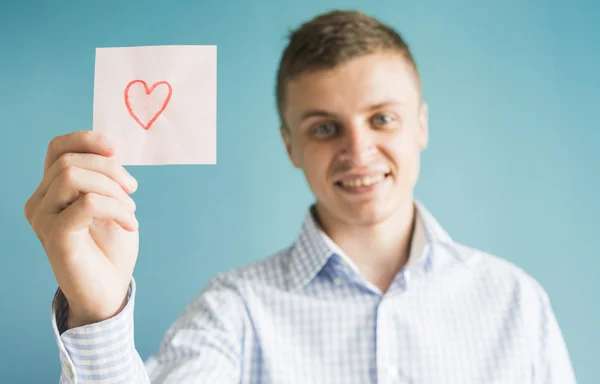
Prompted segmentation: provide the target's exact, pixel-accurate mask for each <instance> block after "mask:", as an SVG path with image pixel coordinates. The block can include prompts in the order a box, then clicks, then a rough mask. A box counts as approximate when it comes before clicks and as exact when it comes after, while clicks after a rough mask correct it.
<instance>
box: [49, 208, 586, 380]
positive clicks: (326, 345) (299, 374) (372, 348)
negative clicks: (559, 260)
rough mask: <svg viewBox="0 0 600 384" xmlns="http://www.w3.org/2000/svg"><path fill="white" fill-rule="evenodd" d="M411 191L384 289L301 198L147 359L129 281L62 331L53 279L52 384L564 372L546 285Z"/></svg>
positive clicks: (504, 376)
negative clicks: (110, 309)
mask: <svg viewBox="0 0 600 384" xmlns="http://www.w3.org/2000/svg"><path fill="white" fill-rule="evenodd" d="M415 204H416V207H417V217H416V226H415V233H414V236H413V241H412V247H411V254H410V258H409V263H408V265H407V266H406V267H405V268H404V269H403V270H402V271H401V272H400V273H399V274H398V275H397V277H396V279H395V280H394V282H393V283H392V285H391V287H390V289H389V290H388V291H387V292H386V293H385V294H383V293H382V292H381V291H379V290H378V289H377V288H376V287H375V286H373V285H372V284H370V283H369V282H367V281H365V280H364V278H363V277H362V276H361V275H360V274H359V273H358V272H357V268H356V266H355V265H353V264H352V262H351V261H350V260H349V259H348V257H347V256H346V255H344V253H343V252H342V251H341V250H340V249H339V248H338V247H337V246H335V244H334V243H333V241H331V239H329V238H328V237H327V236H326V235H325V234H324V233H323V232H322V231H321V230H320V229H319V227H318V224H317V223H316V221H315V220H314V218H313V215H312V211H309V212H307V214H306V218H305V221H304V223H303V225H302V229H301V231H300V234H299V236H298V238H297V240H296V241H295V242H294V243H293V244H292V245H291V246H290V247H289V248H287V249H285V250H282V251H280V252H278V253H277V254H275V255H272V256H271V257H269V258H266V259H263V260H260V261H257V262H254V263H252V264H251V265H247V266H244V267H240V268H238V269H235V270H232V271H229V272H226V273H223V274H220V275H218V276H216V277H215V278H214V279H213V280H212V281H210V283H209V284H208V286H207V287H206V288H205V289H204V290H203V291H202V292H201V293H200V294H199V295H198V296H197V297H196V298H195V299H194V300H193V301H192V302H190V303H189V305H188V306H187V307H186V308H185V310H184V311H183V312H182V313H181V314H180V316H179V317H178V319H177V320H176V322H175V323H174V324H173V325H172V327H171V328H170V329H169V330H168V331H167V333H166V335H165V337H164V339H163V342H162V343H161V346H160V348H159V349H158V350H157V351H156V353H155V354H154V355H152V356H151V357H150V358H149V359H148V360H147V361H146V362H145V363H144V362H143V361H142V359H141V358H140V356H139V354H138V353H137V351H136V349H135V345H134V340H133V335H134V332H133V312H134V304H135V280H132V283H131V286H130V291H129V302H128V304H127V306H126V307H125V309H124V310H123V311H122V312H121V313H119V314H118V315H117V316H115V317H114V318H111V319H109V320H106V321H103V322H101V323H97V324H92V325H88V326H83V327H79V328H75V329H71V330H67V331H64V329H65V313H66V309H67V308H66V302H65V299H64V296H63V295H62V294H61V293H60V291H58V293H57V295H56V297H55V300H54V301H53V316H52V319H53V327H54V330H55V333H56V339H57V342H58V347H59V352H60V361H61V365H62V374H61V383H65V384H66V383H79V384H81V383H100V382H102V383H154V384H167V383H169V384H185V383H218V384H227V383H249V384H250V383H251V384H259V383H260V384H267V383H270V384H271V383H272V384H275V383H277V384H279V383H282V384H283V383H285V384H296V383H298V384H300V383H303V384H304V383H310V384H319V383H327V384H353V383H357V384H358V383H360V384H364V383H411V384H417V383H418V384H420V383H422V384H444V383H457V384H469V383H485V384H494V383H506V384H515V383H520V384H522V383H536V384H542V383H545V384H550V383H552V384H572V383H575V382H576V381H575V376H574V373H573V369H572V365H571V362H570V357H569V353H568V351H567V347H566V345H565V342H564V340H563V337H562V335H561V331H560V329H559V326H558V323H557V321H556V318H555V316H554V314H553V312H552V308H551V305H550V302H549V299H548V296H547V294H546V292H545V291H544V289H543V288H542V287H541V286H540V285H539V284H538V283H537V282H536V281H535V280H534V279H533V278H532V277H530V276H529V275H527V274H526V273H525V272H523V271H522V270H521V269H519V268H518V267H516V266H514V265H512V264H510V263H508V262H507V261H505V260H503V259H500V258H498V257H496V256H494V255H490V254H487V253H484V252H482V251H480V250H476V249H473V248H471V247H468V246H465V245H463V244H460V243H458V242H455V241H453V240H452V239H451V238H450V236H449V235H448V234H447V233H446V232H445V231H444V229H443V228H442V227H441V226H440V225H439V224H438V223H437V221H436V220H435V219H434V218H433V216H432V215H431V214H430V213H429V212H428V211H427V210H426V209H425V208H424V206H423V205H422V204H421V203H420V202H416V203H415Z"/></svg>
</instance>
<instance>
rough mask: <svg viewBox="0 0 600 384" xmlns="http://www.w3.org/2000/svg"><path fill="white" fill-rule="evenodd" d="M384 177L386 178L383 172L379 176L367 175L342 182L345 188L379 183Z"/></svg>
mask: <svg viewBox="0 0 600 384" xmlns="http://www.w3.org/2000/svg"><path fill="white" fill-rule="evenodd" d="M384 178H385V175H384V174H383V173H382V174H380V175H377V176H366V177H363V178H360V179H354V180H348V181H342V182H341V184H342V186H343V187H345V188H357V187H368V186H370V185H373V184H376V183H379V182H380V181H381V180H383V179H384Z"/></svg>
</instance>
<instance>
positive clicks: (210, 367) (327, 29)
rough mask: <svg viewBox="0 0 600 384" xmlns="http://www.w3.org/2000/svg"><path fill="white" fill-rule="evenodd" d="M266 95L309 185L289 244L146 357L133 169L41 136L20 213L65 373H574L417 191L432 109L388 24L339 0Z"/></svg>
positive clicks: (103, 153)
mask: <svg viewBox="0 0 600 384" xmlns="http://www.w3.org/2000/svg"><path fill="white" fill-rule="evenodd" d="M277 102H278V107H279V113H280V118H281V135H282V138H283V142H284V144H285V146H286V149H287V153H288V155H289V158H290V160H291V161H292V163H293V164H294V166H295V167H297V168H299V169H301V170H302V171H303V172H304V175H305V176H306V180H307V182H308V184H309V186H310V188H311V190H312V191H313V193H314V195H315V198H316V202H315V204H314V205H313V206H312V207H311V208H310V210H309V211H308V212H307V214H306V219H305V222H304V223H303V226H302V229H301V232H300V234H299V236H298V238H297V240H296V241H295V242H294V243H293V244H292V245H291V246H290V247H289V248H287V249H284V250H281V251H280V252H278V253H277V254H275V255H272V256H271V257H268V258H265V259H263V260H260V261H258V262H255V263H252V264H251V265H247V266H244V267H240V268H238V269H236V270H233V271H229V272H227V273H223V274H221V275H219V276H216V277H215V278H214V279H213V280H212V281H211V282H210V284H209V285H208V286H207V287H206V288H205V289H204V290H203V292H202V293H201V294H199V295H198V296H197V298H196V299H195V300H193V301H192V302H191V303H190V304H189V306H188V307H187V308H186V309H185V311H184V312H183V313H182V314H181V315H180V317H179V318H178V319H177V321H176V322H175V323H174V324H173V326H172V327H171V328H170V329H169V330H168V332H167V334H166V335H165V337H164V340H163V342H162V344H161V346H160V349H159V350H158V351H157V352H156V354H154V355H153V356H152V357H150V358H149V359H148V361H146V363H145V364H144V363H143V362H142V361H141V359H140V357H139V355H138V353H137V352H136V350H135V346H134V334H133V312H134V309H133V308H134V299H135V281H134V279H133V278H132V271H133V268H134V265H135V261H136V258H137V252H138V225H137V222H136V220H135V215H134V211H135V203H134V202H133V200H132V199H131V198H130V196H129V194H130V193H132V192H134V191H135V189H136V184H135V180H133V178H132V177H131V176H130V175H129V174H128V173H127V172H126V171H125V170H124V168H123V167H121V166H120V165H118V164H115V162H114V161H113V160H112V159H111V154H112V153H114V152H113V151H114V149H112V148H111V147H110V144H107V143H106V142H104V141H103V139H102V138H101V137H100V136H99V135H97V134H96V133H95V132H90V131H84V132H76V133H73V134H69V135H65V136H62V137H58V138H55V139H54V140H52V142H51V143H50V146H49V150H48V154H47V159H46V165H45V172H44V176H43V179H42V181H41V183H40V186H39V188H38V189H37V190H36V191H35V193H34V194H33V195H32V196H31V198H30V199H29V200H28V202H27V204H26V206H25V214H26V216H27V218H28V219H29V221H30V223H31V225H32V227H33V228H34V230H35V232H36V233H37V235H38V236H39V238H40V240H41V242H42V244H43V246H44V249H45V251H46V253H47V255H48V258H49V260H50V262H51V265H52V268H53V270H54V273H55V275H56V278H57V282H58V284H59V287H60V289H59V290H58V292H57V295H56V298H55V300H54V303H53V308H54V314H55V315H54V317H53V325H54V327H55V331H56V337H57V342H58V346H59V350H60V361H61V366H62V375H61V379H62V382H64V383H88V382H103V383H106V382H109V383H112V382H115V383H116V382H124V383H155V384H158V383H160V384H166V383H344V384H351V383H432V384H433V383H435V384H440V383H461V384H466V383H560V384H569V383H575V377H574V373H573V370H572V367H571V363H570V358H569V354H568V352H567V348H566V345H565V343H564V341H563V337H562V336H561V332H560V330H559V327H558V324H557V322H556V319H555V317H554V315H553V312H552V309H551V306H550V302H549V299H548V297H547V295H546V293H545V291H544V290H543V288H542V287H541V286H540V285H539V284H538V283H537V282H536V281H535V280H534V279H532V278H531V277H530V276H528V275H527V274H526V273H524V272H523V271H521V270H520V269H519V268H517V267H516V266H513V265H511V264H509V263H508V262H506V261H503V260H502V259H499V258H497V257H496V256H493V255H489V254H486V253H484V252H482V251H480V250H476V249H473V248H470V247H468V246H466V245H463V244H460V243H458V242H456V241H454V240H453V239H451V237H450V236H449V235H448V234H447V233H446V232H445V231H444V230H443V228H442V227H441V226H440V225H439V224H438V223H437V222H436V220H435V219H434V218H433V216H432V215H431V214H430V213H429V212H428V211H427V210H426V209H425V207H424V206H423V205H422V204H421V203H420V202H418V201H416V200H415V199H414V197H413V189H414V187H415V184H416V182H417V179H418V174H419V157H420V153H421V152H422V151H423V150H424V149H425V148H426V147H427V142H428V128H427V106H426V104H425V103H424V102H423V99H422V95H421V87H420V79H419V73H418V70H417V67H416V65H415V63H414V60H413V58H412V55H411V53H410V51H409V48H408V46H407V45H406V43H405V42H404V41H403V39H402V38H401V37H400V36H399V35H398V34H397V33H396V32H395V31H394V30H393V29H391V28H390V27H388V26H386V25H384V24H382V23H380V22H378V21H377V20H375V19H373V18H371V17H369V16H367V15H364V14H362V13H359V12H341V11H335V12H330V13H327V14H323V15H320V16H318V17H316V18H315V19H313V20H311V21H309V22H307V23H305V24H303V25H302V26H300V28H298V30H296V31H294V33H293V34H292V35H291V37H290V42H289V45H288V47H287V48H286V50H285V52H284V53H283V57H282V60H281V63H280V68H279V72H278V77H277ZM116 150H118V149H116Z"/></svg>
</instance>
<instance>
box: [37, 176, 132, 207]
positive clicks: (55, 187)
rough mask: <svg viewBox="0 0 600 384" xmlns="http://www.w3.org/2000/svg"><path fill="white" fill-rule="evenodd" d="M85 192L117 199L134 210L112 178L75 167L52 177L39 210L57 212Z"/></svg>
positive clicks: (127, 197)
mask: <svg viewBox="0 0 600 384" xmlns="http://www.w3.org/2000/svg"><path fill="white" fill-rule="evenodd" d="M86 193H94V194H98V195H103V196H106V197H110V198H113V199H116V200H119V201H121V202H122V203H123V204H125V205H126V206H127V207H129V209H128V210H129V211H135V202H134V201H133V199H132V198H131V197H130V196H129V195H128V194H127V193H126V192H125V191H124V190H123V188H121V186H120V185H119V184H117V183H116V182H115V181H114V180H112V179H111V178H109V177H108V176H106V175H103V174H101V173H98V172H93V171H88V170H86V169H83V168H77V167H72V168H68V169H66V170H64V171H63V172H61V174H60V175H58V176H57V177H56V178H55V179H54V181H53V182H52V184H51V185H50V187H49V188H48V192H47V193H46V195H45V196H44V198H43V199H42V202H41V203H40V210H41V211H42V212H46V213H50V214H55V213H59V212H60V211H62V210H63V209H65V208H66V207H67V206H68V205H69V204H71V203H73V202H74V201H75V200H77V199H78V198H79V197H80V196H81V195H83V194H86Z"/></svg>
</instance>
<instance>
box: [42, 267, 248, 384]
mask: <svg viewBox="0 0 600 384" xmlns="http://www.w3.org/2000/svg"><path fill="white" fill-rule="evenodd" d="M135 290H136V285H135V280H134V279H132V282H131V284H130V288H129V292H128V301H127V304H126V306H125V307H124V308H123V310H122V311H121V312H120V313H119V314H117V315H116V316H114V317H113V318H110V319H108V320H105V321H102V322H99V323H94V324H90V325H85V326H81V327H76V328H73V329H70V330H66V331H65V328H66V327H65V325H66V314H67V310H68V304H67V302H66V299H65V297H64V295H63V294H62V292H61V291H60V289H59V290H58V291H57V293H56V295H55V298H54V301H53V317H52V322H53V328H54V332H55V335H56V339H57V343H58V348H59V357H60V364H61V377H60V383H61V384H81V383H100V382H101V383H141V384H149V383H151V384H175V383H177V384H185V383H222V384H233V383H239V382H240V377H241V374H240V372H241V345H242V340H243V333H244V327H245V323H246V322H245V317H244V311H243V308H244V306H243V304H242V301H241V297H240V296H239V295H238V294H237V290H236V289H235V288H234V287H233V285H231V284H227V283H226V282H225V281H224V280H223V279H220V278H215V279H213V280H212V281H211V282H210V284H209V285H208V286H207V287H206V288H205V290H204V291H203V292H202V293H201V294H200V295H198V296H197V297H196V298H195V299H194V300H193V301H192V302H191V303H189V304H188V305H187V307H186V308H185V309H184V311H183V312H182V313H181V314H180V315H179V317H178V318H177V320H176V321H175V322H174V323H173V325H172V326H171V327H170V328H169V330H168V331H167V333H166V335H165V336H164V338H163V340H162V342H161V345H160V348H159V350H158V351H157V352H156V353H155V354H153V355H152V356H150V358H149V359H148V360H147V361H146V362H145V363H144V362H143V360H142V359H141V358H140V355H139V353H138V352H137V350H136V348H135V343H134V327H133V324H134V319H133V312H134V304H135Z"/></svg>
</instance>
